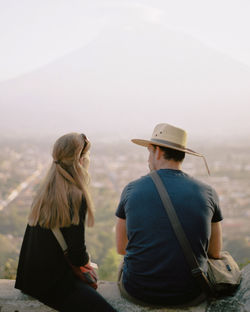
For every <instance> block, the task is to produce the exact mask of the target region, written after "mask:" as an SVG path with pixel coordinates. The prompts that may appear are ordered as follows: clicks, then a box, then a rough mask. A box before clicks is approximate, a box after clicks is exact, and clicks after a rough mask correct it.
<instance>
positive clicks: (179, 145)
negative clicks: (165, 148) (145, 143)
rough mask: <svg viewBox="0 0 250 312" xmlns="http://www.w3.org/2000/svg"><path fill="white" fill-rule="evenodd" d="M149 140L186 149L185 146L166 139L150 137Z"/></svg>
mask: <svg viewBox="0 0 250 312" xmlns="http://www.w3.org/2000/svg"><path fill="white" fill-rule="evenodd" d="M151 141H153V142H155V143H160V144H166V145H169V146H172V147H177V148H182V149H186V147H185V146H183V145H181V144H177V143H173V142H170V141H166V140H159V139H151Z"/></svg>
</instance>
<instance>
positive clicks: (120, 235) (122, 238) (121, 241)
mask: <svg viewBox="0 0 250 312" xmlns="http://www.w3.org/2000/svg"><path fill="white" fill-rule="evenodd" d="M127 244H128V238H127V228H126V219H121V218H117V221H116V250H117V252H118V254H120V255H126V247H127Z"/></svg>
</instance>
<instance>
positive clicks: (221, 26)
mask: <svg viewBox="0 0 250 312" xmlns="http://www.w3.org/2000/svg"><path fill="white" fill-rule="evenodd" d="M249 16H250V2H249V0H210V1H204V0H189V1H186V0H174V1H172V0H154V1H152V0H151V1H142V0H141V1H140V0H131V1H130V0H114V1H106V0H99V1H98V0H89V1H87V0H42V1H41V0H22V1H20V0H8V1H4V0H0V44H1V49H0V51H1V52H0V55H1V57H0V81H1V80H6V79H10V78H13V77H16V76H18V75H21V74H23V73H25V72H28V71H31V70H33V69H35V68H38V67H41V66H43V65H44V64H46V63H48V62H51V61H53V60H56V59H57V58H58V57H60V56H63V55H65V54H67V53H69V52H70V51H73V50H75V49H78V48H80V47H82V46H83V45H86V44H88V43H89V42H91V41H92V40H94V39H95V37H96V36H97V35H98V34H99V32H100V31H101V30H102V29H103V28H104V27H107V25H108V26H110V27H114V28H115V27H116V26H117V23H120V22H121V20H123V22H124V24H126V26H127V27H134V25H135V24H136V23H141V22H142V20H144V21H145V22H147V23H149V24H152V25H153V24H160V25H164V26H165V27H167V28H169V29H173V30H178V31H181V32H185V33H187V34H189V35H192V36H193V37H195V38H198V39H199V40H200V41H201V42H203V43H205V44H206V45H208V46H210V47H213V48H214V49H217V50H219V51H221V52H223V53H225V54H227V55H230V56H231V57H232V58H235V59H237V60H238V61H240V62H242V63H244V64H245V65H247V66H250V39H249V38H250V36H249V30H250V18H249Z"/></svg>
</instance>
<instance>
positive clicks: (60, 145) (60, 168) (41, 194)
mask: <svg viewBox="0 0 250 312" xmlns="http://www.w3.org/2000/svg"><path fill="white" fill-rule="evenodd" d="M89 149H90V142H89V141H88V139H87V137H86V136H85V135H84V134H78V133H69V134H66V135H63V136H62V137H60V138H59V139H58V140H57V141H56V142H55V144H54V148H53V152H52V157H53V162H52V164H51V167H50V169H49V171H48V173H47V175H46V177H45V179H44V181H43V183H42V184H41V187H40V189H39V190H38V192H37V195H36V196H35V198H34V201H33V203H32V205H31V212H30V215H29V219H28V220H29V225H30V226H35V225H37V224H39V225H40V226H41V227H44V228H48V229H51V228H54V227H68V226H70V225H71V224H75V225H77V224H79V221H80V219H79V209H80V206H81V203H82V199H83V197H84V198H85V200H86V204H87V214H88V218H87V224H88V226H93V225H94V214H93V203H92V200H91V196H90V193H89V190H88V184H89V175H88V165H89ZM80 159H81V164H80Z"/></svg>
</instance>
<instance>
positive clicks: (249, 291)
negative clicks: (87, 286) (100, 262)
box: [0, 265, 250, 312]
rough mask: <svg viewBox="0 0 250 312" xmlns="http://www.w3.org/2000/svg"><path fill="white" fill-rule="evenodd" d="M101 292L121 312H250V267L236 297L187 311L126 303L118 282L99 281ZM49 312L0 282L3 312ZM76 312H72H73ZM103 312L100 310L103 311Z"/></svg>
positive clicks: (8, 283)
mask: <svg viewBox="0 0 250 312" xmlns="http://www.w3.org/2000/svg"><path fill="white" fill-rule="evenodd" d="M98 291H99V292H100V293H101V294H102V295H103V296H104V297H105V298H106V300H107V301H109V302H110V303H111V305H113V306H114V307H115V308H116V309H117V311H121V312H145V311H151V312H155V311H158V312H179V311H181V312H187V311H189V312H250V265H248V266H246V267H245V268H244V270H243V280H242V283H241V285H240V287H239V289H238V290H237V292H236V293H235V295H234V296H233V297H227V298H223V299H220V300H216V301H212V302H204V303H202V304H201V305H199V306H197V307H190V308H188V309H167V308H154V309H152V308H149V307H141V306H137V305H135V304H132V303H130V302H127V301H126V300H124V299H123V298H122V297H121V296H120V294H119V291H118V288H117V286H116V283H114V282H106V281H100V282H99V287H98ZM31 311H32V312H38V311H39V312H49V311H54V310H52V309H50V308H48V307H46V306H45V305H43V304H42V303H40V302H39V301H37V300H35V299H33V298H31V297H29V296H26V295H24V294H22V293H21V292H20V291H19V290H17V289H14V281H13V280H0V312H31ZM72 312H73V311H72ZM100 312H101V311H100Z"/></svg>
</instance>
